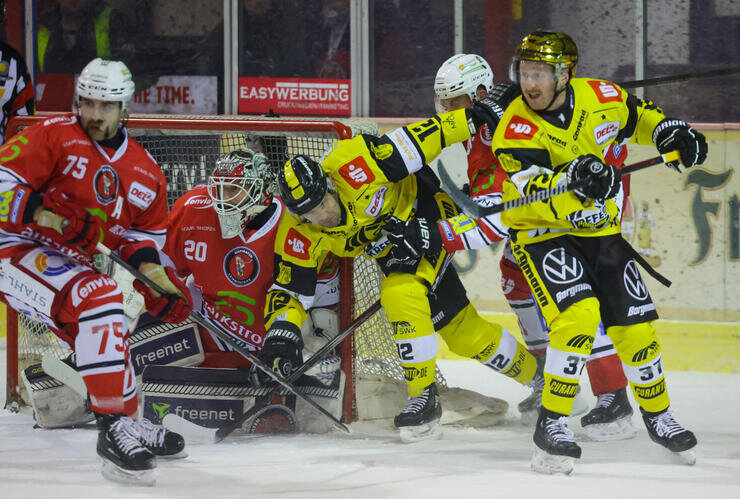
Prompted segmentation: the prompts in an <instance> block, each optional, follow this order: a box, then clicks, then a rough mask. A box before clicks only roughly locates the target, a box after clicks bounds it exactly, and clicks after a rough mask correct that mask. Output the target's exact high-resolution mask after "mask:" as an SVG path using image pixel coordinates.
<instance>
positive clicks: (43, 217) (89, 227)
mask: <svg viewBox="0 0 740 499" xmlns="http://www.w3.org/2000/svg"><path fill="white" fill-rule="evenodd" d="M34 218H35V220H36V223H37V224H39V225H40V226H41V227H47V228H49V229H54V230H55V231H57V232H59V233H60V234H61V235H62V239H63V240H64V242H65V243H67V244H69V245H70V246H72V247H75V248H80V249H82V250H83V251H84V252H85V253H87V254H88V255H92V254H94V253H95V252H96V248H95V247H96V246H97V244H98V241H100V233H101V229H102V224H101V221H100V219H99V218H98V217H96V216H93V215H91V214H90V212H89V211H87V210H86V209H84V208H82V207H80V206H78V205H76V204H74V202H73V201H72V200H71V199H68V198H67V196H66V195H65V194H63V193H61V192H60V191H57V190H56V189H50V190H49V191H47V192H46V193H45V194H44V201H43V209H42V210H40V211H39V212H38V213H37V214H36V215H35V217H34Z"/></svg>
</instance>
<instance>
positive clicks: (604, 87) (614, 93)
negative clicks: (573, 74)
mask: <svg viewBox="0 0 740 499" xmlns="http://www.w3.org/2000/svg"><path fill="white" fill-rule="evenodd" d="M588 84H589V85H591V88H593V89H594V93H595V94H596V98H597V99H599V102H601V103H602V104H603V103H604V102H622V96H621V94H620V93H619V90H617V87H615V86H614V85H613V84H611V83H609V82H608V81H601V80H589V81H588Z"/></svg>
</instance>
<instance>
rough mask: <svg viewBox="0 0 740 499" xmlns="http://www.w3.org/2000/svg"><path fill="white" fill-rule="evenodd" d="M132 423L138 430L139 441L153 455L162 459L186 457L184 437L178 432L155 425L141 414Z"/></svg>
mask: <svg viewBox="0 0 740 499" xmlns="http://www.w3.org/2000/svg"><path fill="white" fill-rule="evenodd" d="M132 423H133V425H134V428H135V430H136V431H137V432H138V439H139V442H141V443H142V444H143V445H144V447H146V448H147V449H149V451H150V452H151V453H152V454H154V455H155V456H157V457H161V458H163V459H180V458H183V457H187V455H188V453H187V452H185V439H183V438H182V435H180V434H179V433H175V432H173V431H169V430H166V429H165V428H163V427H161V426H157V425H155V424H154V423H152V422H151V421H149V420H148V419H146V418H145V417H143V416H142V417H139V419H137V420H136V421H132Z"/></svg>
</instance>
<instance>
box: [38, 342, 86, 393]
mask: <svg viewBox="0 0 740 499" xmlns="http://www.w3.org/2000/svg"><path fill="white" fill-rule="evenodd" d="M41 369H43V370H44V372H45V373H46V374H48V375H49V376H51V377H52V378H54V379H55V380H57V381H59V382H61V383H64V384H65V385H67V386H68V387H70V388H71V389H72V390H74V391H75V392H77V393H78V394H79V395H80V397H82V399H83V400H87V387H86V386H85V382H84V381H83V380H82V376H81V375H80V373H79V372H77V369H75V368H74V367H72V366H70V365H69V364H67V363H66V362H64V361H63V360H62V359H60V358H58V357H57V356H56V355H54V354H53V353H51V352H46V353H44V355H42V356H41Z"/></svg>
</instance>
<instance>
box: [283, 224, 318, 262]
mask: <svg viewBox="0 0 740 499" xmlns="http://www.w3.org/2000/svg"><path fill="white" fill-rule="evenodd" d="M310 247H311V241H309V240H308V238H306V237H305V236H303V235H302V234H301V233H299V232H298V231H297V230H295V229H294V228H292V227H291V228H290V230H289V231H288V237H287V238H286V239H285V248H284V249H285V253H287V254H288V255H290V256H292V257H294V258H299V259H301V260H308V249H309V248H310Z"/></svg>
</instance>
